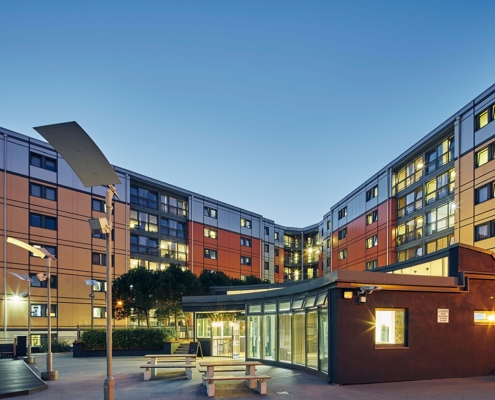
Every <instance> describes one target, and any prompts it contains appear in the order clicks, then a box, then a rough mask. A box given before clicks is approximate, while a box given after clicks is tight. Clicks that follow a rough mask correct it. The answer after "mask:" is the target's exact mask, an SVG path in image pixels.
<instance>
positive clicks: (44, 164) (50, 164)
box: [30, 153, 57, 172]
mask: <svg viewBox="0 0 495 400" xmlns="http://www.w3.org/2000/svg"><path fill="white" fill-rule="evenodd" d="M30 164H31V165H32V166H33V167H38V168H43V169H46V170H48V171H53V172H57V160H56V159H55V158H51V157H47V156H44V155H42V154H38V153H31V155H30Z"/></svg>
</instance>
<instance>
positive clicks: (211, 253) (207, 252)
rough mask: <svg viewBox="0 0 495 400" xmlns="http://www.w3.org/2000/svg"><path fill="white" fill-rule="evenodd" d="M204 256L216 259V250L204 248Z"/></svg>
mask: <svg viewBox="0 0 495 400" xmlns="http://www.w3.org/2000/svg"><path fill="white" fill-rule="evenodd" d="M205 258H210V259H212V260H216V259H217V251H216V250H210V249H205Z"/></svg>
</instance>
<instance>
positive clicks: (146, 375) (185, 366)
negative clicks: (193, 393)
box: [139, 363, 196, 381]
mask: <svg viewBox="0 0 495 400" xmlns="http://www.w3.org/2000/svg"><path fill="white" fill-rule="evenodd" d="M195 367H196V366H195V365H194V364H178V363H173V364H156V365H151V364H146V365H141V366H140V367H139V368H145V370H144V380H145V381H149V380H150V378H151V370H152V369H153V370H155V371H156V369H157V368H176V369H185V370H186V376H187V379H192V368H195Z"/></svg>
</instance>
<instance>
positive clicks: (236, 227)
mask: <svg viewBox="0 0 495 400" xmlns="http://www.w3.org/2000/svg"><path fill="white" fill-rule="evenodd" d="M230 231H232V232H236V233H239V232H240V231H241V213H239V212H234V211H231V212H230Z"/></svg>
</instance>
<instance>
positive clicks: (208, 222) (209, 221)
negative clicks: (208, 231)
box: [204, 215, 218, 226]
mask: <svg viewBox="0 0 495 400" xmlns="http://www.w3.org/2000/svg"><path fill="white" fill-rule="evenodd" d="M204 224H205V225H210V226H218V219H215V218H211V217H207V216H206V215H205V216H204Z"/></svg>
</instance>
